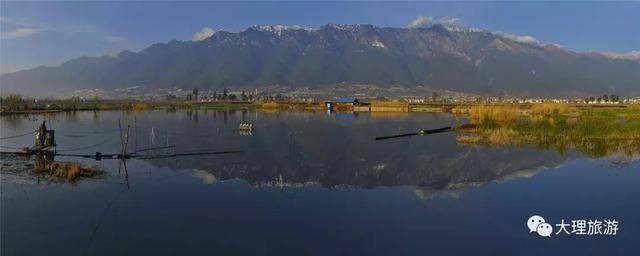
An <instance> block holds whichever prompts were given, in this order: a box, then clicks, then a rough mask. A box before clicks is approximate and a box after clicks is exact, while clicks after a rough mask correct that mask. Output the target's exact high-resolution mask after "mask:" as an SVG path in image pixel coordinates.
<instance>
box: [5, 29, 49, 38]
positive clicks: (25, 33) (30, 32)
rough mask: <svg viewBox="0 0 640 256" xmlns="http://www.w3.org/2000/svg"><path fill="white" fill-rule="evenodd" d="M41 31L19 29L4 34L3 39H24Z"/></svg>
mask: <svg viewBox="0 0 640 256" xmlns="http://www.w3.org/2000/svg"><path fill="white" fill-rule="evenodd" d="M38 31H40V30H39V29H37V28H18V29H16V30H13V31H7V32H2V38H5V39H16V38H23V37H28V36H30V35H33V34H34V33H36V32H38Z"/></svg>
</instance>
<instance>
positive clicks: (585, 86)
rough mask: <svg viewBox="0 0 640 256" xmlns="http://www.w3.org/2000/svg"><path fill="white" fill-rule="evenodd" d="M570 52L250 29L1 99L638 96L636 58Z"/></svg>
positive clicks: (486, 36)
mask: <svg viewBox="0 0 640 256" xmlns="http://www.w3.org/2000/svg"><path fill="white" fill-rule="evenodd" d="M632 57H633V56H631V57H629V58H627V57H626V56H625V55H620V54H612V53H606V52H603V53H598V52H575V51H571V50H568V49H565V48H563V47H561V46H558V45H554V44H541V43H539V42H537V41H536V40H520V38H518V37H515V36H512V35H508V34H503V33H494V32H489V31H485V30H481V29H475V28H466V27H457V26H445V25H440V24H436V25H433V26H429V27H419V28H392V27H376V26H373V25H367V24H354V25H348V24H327V25H324V26H321V27H317V28H307V27H302V26H282V25H269V26H252V27H250V28H247V29H246V30H243V31H240V32H227V31H218V32H216V33H214V34H213V35H212V36H210V37H208V38H205V39H203V40H200V41H175V40H174V41H170V42H168V43H158V44H154V45H151V46H149V47H147V48H145V49H143V50H141V51H139V52H131V51H123V52H121V53H119V54H117V55H115V56H102V57H80V58H76V59H72V60H69V61H67V62H65V63H63V64H62V65H60V66H57V67H44V66H42V67H38V68H35V69H30V70H22V71H18V72H15V73H10V74H4V75H2V76H1V77H0V81H1V82H2V87H3V90H4V91H15V92H22V93H30V92H36V91H38V92H43V91H47V92H48V91H64V90H75V89H83V88H104V89H115V88H123V87H129V86H144V87H147V88H168V87H178V88H185V89H190V88H200V89H215V88H226V87H231V88H234V87H237V88H259V87H264V86H284V87H290V88H299V87H312V88H322V87H328V86H331V87H335V86H340V85H343V84H366V85H373V86H379V87H394V86H404V87H412V86H426V87H431V88H434V89H443V90H451V91H460V92H469V93H478V94H484V95H495V94H501V95H502V94H507V95H513V96H540V97H551V96H568V97H574V96H575V97H582V96H590V95H600V94H603V93H607V94H618V95H621V96H640V58H632Z"/></svg>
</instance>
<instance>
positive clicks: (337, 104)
mask: <svg viewBox="0 0 640 256" xmlns="http://www.w3.org/2000/svg"><path fill="white" fill-rule="evenodd" d="M356 104H358V99H357V98H354V97H338V98H336V99H335V101H326V102H325V106H326V107H327V109H328V110H348V109H350V110H353V106H354V105H356Z"/></svg>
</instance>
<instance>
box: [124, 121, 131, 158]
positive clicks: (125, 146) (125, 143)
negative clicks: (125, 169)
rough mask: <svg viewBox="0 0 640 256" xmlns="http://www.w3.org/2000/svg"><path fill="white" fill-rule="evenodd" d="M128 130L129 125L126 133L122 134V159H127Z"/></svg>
mask: <svg viewBox="0 0 640 256" xmlns="http://www.w3.org/2000/svg"><path fill="white" fill-rule="evenodd" d="M129 128H131V126H130V125H127V132H126V133H125V134H124V140H123V141H124V147H122V159H125V158H127V145H129Z"/></svg>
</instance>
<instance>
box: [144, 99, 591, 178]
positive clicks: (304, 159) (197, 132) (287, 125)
mask: <svg viewBox="0 0 640 256" xmlns="http://www.w3.org/2000/svg"><path fill="white" fill-rule="evenodd" d="M203 116H207V117H205V118H203ZM209 116H210V117H211V118H208V117H209ZM184 117H186V118H187V119H188V120H190V121H191V122H192V123H193V124H194V125H183V126H181V127H179V128H177V130H172V131H171V132H170V133H169V134H167V135H161V137H163V136H169V137H170V141H171V142H170V144H172V145H176V148H178V149H185V148H188V149H190V150H197V149H204V148H210V147H222V148H243V149H244V150H245V152H244V153H243V154H238V155H228V156H225V157H222V158H221V157H182V158H176V159H169V160H166V159H162V160H146V161H148V162H149V163H151V164H153V165H155V166H158V167H169V168H171V169H174V170H182V169H196V170H198V171H199V174H198V175H200V176H202V174H203V173H202V172H207V173H209V174H211V175H212V177H209V178H206V179H205V180H206V181H205V182H211V180H228V179H242V180H246V181H247V182H249V183H250V184H253V185H270V186H301V185H305V184H320V185H322V186H323V187H328V188H334V187H354V188H374V187H378V186H415V187H419V188H422V189H423V190H457V189H462V188H465V187H467V186H470V185H471V186H472V185H479V184H483V183H486V182H490V181H494V180H504V179H509V178H513V177H527V176H531V175H533V173H535V172H537V171H539V170H542V169H545V168H549V167H554V166H557V165H560V164H562V163H563V162H565V161H566V160H568V159H572V158H576V157H578V156H579V155H580V154H578V153H576V152H572V151H569V152H566V153H565V154H558V153H557V152H555V151H552V150H539V149H536V148H534V147H528V146H525V147H489V146H484V145H478V146H476V145H459V144H457V143H456V134H455V133H444V134H435V135H429V136H417V137H412V138H402V139H396V140H389V141H374V140H373V138H375V137H376V136H380V135H384V134H385V133H397V132H404V131H415V130H419V129H424V128H437V127H442V126H447V125H451V124H453V123H461V122H464V121H465V120H463V119H456V118H455V117H453V116H449V115H442V114H411V115H404V116H382V117H380V116H371V115H369V114H360V115H356V116H354V118H351V119H344V118H338V117H336V116H327V115H322V114H310V113H292V112H280V113H272V114H267V113H244V114H243V112H240V111H237V112H234V111H232V112H213V113H209V112H201V113H197V112H194V113H190V112H187V113H185V114H184ZM230 119H231V120H233V121H231V120H230ZM205 120H207V121H205ZM239 120H246V121H250V122H254V123H255V124H254V126H255V127H256V130H255V131H253V133H252V136H239V135H236V134H233V131H231V129H232V127H234V126H235V124H236V123H238V122H239ZM216 121H217V122H216ZM220 121H222V122H220ZM203 122H206V124H203ZM183 124H186V123H185V122H183ZM158 127H162V124H158ZM202 127H207V128H205V129H203V128H202ZM159 130H161V128H155V129H154V131H156V133H157V131H159ZM165 143H166V142H165ZM143 144H144V143H143Z"/></svg>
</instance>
